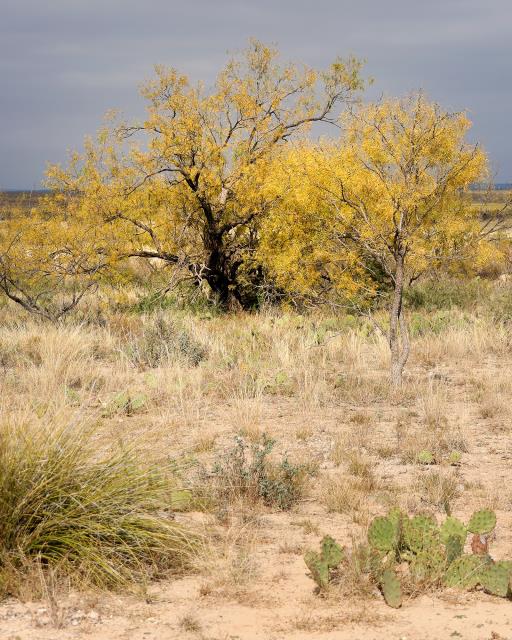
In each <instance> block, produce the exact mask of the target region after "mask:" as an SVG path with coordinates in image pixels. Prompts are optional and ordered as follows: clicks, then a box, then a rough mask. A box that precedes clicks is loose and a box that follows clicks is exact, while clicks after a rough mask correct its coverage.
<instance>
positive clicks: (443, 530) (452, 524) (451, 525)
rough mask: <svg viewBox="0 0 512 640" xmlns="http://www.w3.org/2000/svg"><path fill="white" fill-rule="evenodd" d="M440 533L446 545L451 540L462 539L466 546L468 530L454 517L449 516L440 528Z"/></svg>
mask: <svg viewBox="0 0 512 640" xmlns="http://www.w3.org/2000/svg"><path fill="white" fill-rule="evenodd" d="M439 533H440V535H441V542H443V543H444V544H446V543H447V542H448V540H449V538H453V537H457V538H460V539H461V541H462V544H463V545H464V543H465V542H466V538H467V535H468V530H467V529H466V527H465V526H464V524H463V523H462V522H461V521H460V520H458V519H457V518H454V517H453V516H448V517H447V518H446V520H445V521H444V522H443V524H442V525H441V527H440V528H439Z"/></svg>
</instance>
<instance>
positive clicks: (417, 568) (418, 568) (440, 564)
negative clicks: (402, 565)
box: [409, 545, 446, 584]
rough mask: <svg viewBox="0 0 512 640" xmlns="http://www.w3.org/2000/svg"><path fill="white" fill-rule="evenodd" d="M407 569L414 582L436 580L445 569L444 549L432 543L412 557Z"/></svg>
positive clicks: (431, 582) (428, 582)
mask: <svg viewBox="0 0 512 640" xmlns="http://www.w3.org/2000/svg"><path fill="white" fill-rule="evenodd" d="M409 570H410V572H411V576H412V578H413V580H414V582H416V583H417V584H418V583H423V584H433V583H434V582H437V581H438V580H440V578H441V577H442V575H443V573H444V572H445V570H446V557H445V553H444V549H443V548H442V547H440V546H436V545H433V546H432V547H430V548H428V549H426V550H425V551H422V552H421V553H419V554H418V555H416V556H414V557H413V559H412V561H411V563H410V568H409Z"/></svg>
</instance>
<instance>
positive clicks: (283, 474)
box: [207, 434, 312, 510]
mask: <svg viewBox="0 0 512 640" xmlns="http://www.w3.org/2000/svg"><path fill="white" fill-rule="evenodd" d="M274 445H275V441H274V440H272V439H271V438H269V437H268V436H267V435H266V434H263V435H262V436H261V438H260V439H259V440H257V441H256V442H254V443H252V444H251V445H249V444H247V443H246V441H245V440H244V439H243V438H242V437H241V436H237V437H236V438H235V442H234V445H233V447H232V448H231V449H229V450H228V451H227V452H226V453H224V454H223V455H222V456H221V457H220V459H219V460H217V462H216V463H215V464H214V465H213V467H212V469H211V470H210V471H209V472H208V473H207V485H208V487H209V491H210V494H211V497H212V498H213V500H214V502H215V503H216V504H217V505H219V506H221V507H223V506H225V505H228V504H230V503H234V502H236V501H237V500H238V499H239V498H241V497H242V498H244V499H245V500H249V501H252V502H262V503H263V504H265V505H267V506H271V507H276V508H277V509H280V510H286V509H290V508H291V507H292V506H293V505H294V504H295V503H296V502H297V501H298V500H300V499H301V498H302V496H303V494H304V491H305V480H306V478H307V476H308V475H310V474H311V472H312V470H311V469H310V468H309V467H308V466H307V465H303V464H296V463H292V462H290V461H289V460H288V458H287V457H286V456H285V457H283V458H282V459H281V460H280V461H274V460H272V459H271V458H270V454H271V452H272V450H273V448H274Z"/></svg>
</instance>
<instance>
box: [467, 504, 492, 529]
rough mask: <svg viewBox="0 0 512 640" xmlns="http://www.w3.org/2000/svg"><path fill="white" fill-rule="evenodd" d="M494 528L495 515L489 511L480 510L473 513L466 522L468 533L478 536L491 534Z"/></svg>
mask: <svg viewBox="0 0 512 640" xmlns="http://www.w3.org/2000/svg"><path fill="white" fill-rule="evenodd" d="M495 526H496V514H495V513H494V511H491V510H490V509H481V510H480V511H475V513H474V514H473V515H472V516H471V519H470V521H469V522H468V527H467V528H468V531H470V532H471V533H477V534H479V535H485V534H487V533H491V531H493V530H494V527H495Z"/></svg>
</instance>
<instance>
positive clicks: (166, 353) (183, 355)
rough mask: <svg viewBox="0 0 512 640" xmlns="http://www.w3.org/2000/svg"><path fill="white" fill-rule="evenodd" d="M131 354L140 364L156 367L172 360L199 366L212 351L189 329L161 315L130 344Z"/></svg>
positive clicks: (148, 324) (146, 366)
mask: <svg viewBox="0 0 512 640" xmlns="http://www.w3.org/2000/svg"><path fill="white" fill-rule="evenodd" d="M128 354H129V357H130V359H131V360H132V362H134V363H135V364H137V365H138V366H140V367H144V368H148V367H149V368H154V367H158V366H159V365H161V364H163V363H165V362H166V361H168V360H183V361H184V362H186V363H187V364H190V365H193V366H197V365H198V364H199V363H200V362H201V361H202V360H204V359H205V358H206V357H207V355H208V351H207V349H206V348H205V347H204V346H203V345H202V344H200V343H199V342H198V341H197V340H195V339H194V338H193V337H192V336H191V335H190V333H189V332H188V331H187V330H186V329H185V328H183V327H180V326H178V325H177V323H176V322H175V321H173V320H171V319H169V318H167V317H166V316H165V315H163V314H158V315H156V316H155V318H152V319H151V321H148V322H147V324H145V326H144V327H143V330H142V333H141V335H140V336H139V337H138V338H137V339H135V340H134V341H133V343H132V344H130V345H129V346H128Z"/></svg>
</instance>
